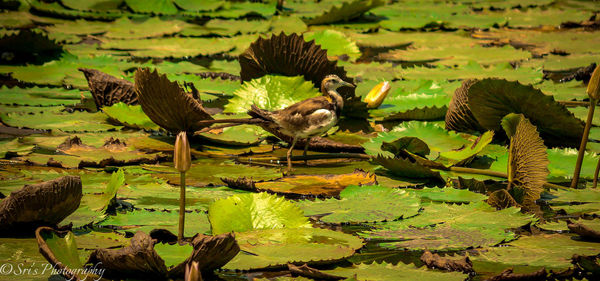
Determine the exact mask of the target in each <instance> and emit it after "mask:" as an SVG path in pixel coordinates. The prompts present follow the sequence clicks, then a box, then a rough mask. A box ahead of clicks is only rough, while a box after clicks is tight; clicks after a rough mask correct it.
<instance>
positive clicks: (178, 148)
mask: <svg viewBox="0 0 600 281" xmlns="http://www.w3.org/2000/svg"><path fill="white" fill-rule="evenodd" d="M173 162H174V164H175V169H177V171H179V172H181V173H185V172H187V170H189V169H190V167H191V166H192V155H191V154H190V144H189V143H188V138H187V135H186V133H185V132H179V134H177V139H176V140H175V151H174V156H173Z"/></svg>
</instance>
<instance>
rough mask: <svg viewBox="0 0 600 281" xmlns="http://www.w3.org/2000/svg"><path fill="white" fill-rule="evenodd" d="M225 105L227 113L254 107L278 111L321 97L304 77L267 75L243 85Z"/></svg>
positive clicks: (239, 111) (244, 110)
mask: <svg viewBox="0 0 600 281" xmlns="http://www.w3.org/2000/svg"><path fill="white" fill-rule="evenodd" d="M233 94H234V97H233V98H231V99H230V100H229V103H228V104H227V105H225V112H232V113H242V112H246V111H248V110H249V109H250V107H251V106H252V105H256V106H258V107H259V108H262V109H266V110H278V109H283V108H285V107H287V106H290V105H292V104H294V103H297V102H299V101H302V100H305V99H307V98H312V97H316V96H319V91H318V90H317V89H316V88H314V86H313V84H312V83H311V82H308V81H305V80H304V78H303V77H302V76H294V77H286V76H275V75H265V76H263V77H261V78H258V79H253V80H251V81H250V82H246V83H244V84H242V87H241V88H240V89H239V90H237V91H235V92H234V93H233Z"/></svg>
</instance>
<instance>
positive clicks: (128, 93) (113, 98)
mask: <svg viewBox="0 0 600 281" xmlns="http://www.w3.org/2000/svg"><path fill="white" fill-rule="evenodd" d="M79 71H81V72H83V74H84V75H85V78H86V79H87V81H88V85H89V86H90V92H92V97H94V102H95V103H96V108H97V109H100V108H101V107H104V106H111V105H113V104H115V103H119V102H123V103H125V104H131V105H134V104H137V103H138V96H137V93H136V92H135V87H134V86H133V83H131V82H129V81H127V80H124V79H119V78H116V77H114V76H112V75H108V74H106V73H104V72H102V71H99V70H96V69H89V68H79Z"/></svg>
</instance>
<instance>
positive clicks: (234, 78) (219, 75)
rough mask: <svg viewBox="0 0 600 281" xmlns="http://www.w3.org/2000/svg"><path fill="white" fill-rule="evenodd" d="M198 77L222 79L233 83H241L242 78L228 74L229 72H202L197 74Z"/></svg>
mask: <svg viewBox="0 0 600 281" xmlns="http://www.w3.org/2000/svg"><path fill="white" fill-rule="evenodd" d="M195 74H196V76H198V77H201V78H211V79H217V78H221V80H232V81H240V80H241V78H240V77H239V76H237V75H233V74H231V73H227V72H200V73H195Z"/></svg>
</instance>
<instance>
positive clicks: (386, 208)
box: [298, 185, 420, 223]
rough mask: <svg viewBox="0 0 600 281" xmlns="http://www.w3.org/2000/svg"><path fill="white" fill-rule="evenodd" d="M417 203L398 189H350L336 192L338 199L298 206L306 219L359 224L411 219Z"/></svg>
mask: <svg viewBox="0 0 600 281" xmlns="http://www.w3.org/2000/svg"><path fill="white" fill-rule="evenodd" d="M366 198H368V200H365V199H366ZM419 201H420V200H419V198H417V197H416V196H414V195H413V194H411V193H410V192H408V191H405V190H401V189H396V188H389V187H383V186H379V185H372V186H368V185H365V186H357V185H351V186H348V187H346V188H345V189H344V190H343V191H342V192H340V199H335V198H330V199H326V200H315V201H310V200H303V201H300V202H298V206H299V207H300V208H301V209H303V210H304V213H305V214H306V215H319V216H320V215H324V216H323V217H321V218H320V220H321V221H323V222H327V223H347V222H349V223H360V222H376V221H384V220H390V221H391V220H395V219H398V218H400V217H411V216H414V215H416V214H417V212H418V211H419V209H420V204H419V203H420V202H419Z"/></svg>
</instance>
